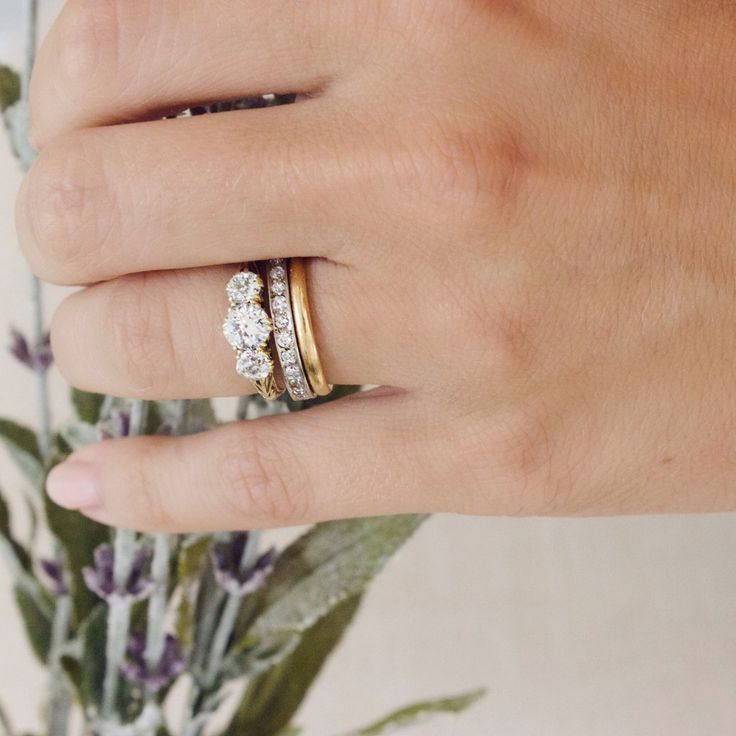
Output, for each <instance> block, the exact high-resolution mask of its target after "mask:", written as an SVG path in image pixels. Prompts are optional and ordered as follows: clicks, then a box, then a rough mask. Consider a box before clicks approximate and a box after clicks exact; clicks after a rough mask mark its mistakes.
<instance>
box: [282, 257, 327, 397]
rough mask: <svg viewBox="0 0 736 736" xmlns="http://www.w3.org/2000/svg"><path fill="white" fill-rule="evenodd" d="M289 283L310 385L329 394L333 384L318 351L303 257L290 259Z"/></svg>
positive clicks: (317, 390) (298, 335) (322, 393)
mask: <svg viewBox="0 0 736 736" xmlns="http://www.w3.org/2000/svg"><path fill="white" fill-rule="evenodd" d="M289 283H290V286H291V309H292V312H293V314H294V325H295V327H296V334H297V338H298V341H299V351H300V353H301V359H302V363H303V365H304V370H305V372H306V374H307V379H308V380H309V385H310V387H311V389H312V391H314V393H315V394H317V396H327V394H329V393H330V391H332V385H331V384H329V383H328V382H327V378H326V377H325V373H324V371H323V370H322V363H321V361H320V359H319V353H318V351H317V341H316V339H315V336H314V326H313V324H312V315H311V312H310V310H309V293H308V290H307V269H306V265H305V262H304V259H303V258H291V259H289Z"/></svg>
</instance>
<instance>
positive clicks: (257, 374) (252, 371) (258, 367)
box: [235, 348, 273, 381]
mask: <svg viewBox="0 0 736 736" xmlns="http://www.w3.org/2000/svg"><path fill="white" fill-rule="evenodd" d="M235 370H237V372H238V373H239V374H240V375H241V376H243V378H248V379H249V380H251V381H260V380H262V379H264V378H268V376H270V375H271V371H272V370H273V365H272V363H271V360H270V358H269V357H268V356H267V355H265V354H264V353H263V352H261V351H260V350H253V349H252V348H247V349H246V350H244V351H243V352H242V353H241V354H240V355H239V356H238V361H237V363H236V364H235Z"/></svg>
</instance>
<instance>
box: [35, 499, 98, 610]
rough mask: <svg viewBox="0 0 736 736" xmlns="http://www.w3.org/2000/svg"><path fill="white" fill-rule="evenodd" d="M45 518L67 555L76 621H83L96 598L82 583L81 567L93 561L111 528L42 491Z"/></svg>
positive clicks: (95, 602) (94, 603)
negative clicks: (69, 508) (63, 505)
mask: <svg viewBox="0 0 736 736" xmlns="http://www.w3.org/2000/svg"><path fill="white" fill-rule="evenodd" d="M44 505H45V509H46V519H47V521H48V525H49V528H50V529H51V531H52V532H53V533H54V535H55V536H56V538H57V539H58V541H59V543H60V544H61V546H62V548H63V549H64V553H65V556H66V562H67V566H66V568H67V572H68V573H69V575H70V578H71V579H70V581H69V583H70V592H71V597H72V601H73V604H74V614H75V617H74V618H75V620H76V621H82V620H84V619H85V618H86V617H87V615H88V614H89V612H90V611H91V610H92V609H93V608H94V607H95V606H96V605H97V603H98V602H99V599H98V598H97V596H96V595H95V594H94V593H92V591H90V590H89V589H88V588H87V586H86V585H85V583H84V577H83V575H82V570H83V568H84V567H86V566H87V565H92V564H93V561H94V560H93V553H94V550H95V548H96V547H98V546H99V545H100V544H102V543H103V542H107V541H109V538H110V531H109V529H108V528H107V527H106V526H103V525H102V524H98V523H97V522H96V521H92V520H91V519H88V518H87V517H86V516H82V514H80V513H78V512H77V511H67V509H63V508H62V507H61V506H57V505H56V504H55V503H54V502H53V501H52V500H51V499H50V498H49V497H48V495H47V494H45V493H44Z"/></svg>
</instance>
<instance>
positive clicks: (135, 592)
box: [82, 544, 154, 601]
mask: <svg viewBox="0 0 736 736" xmlns="http://www.w3.org/2000/svg"><path fill="white" fill-rule="evenodd" d="M150 561H151V552H150V551H149V550H148V549H146V548H145V547H139V548H138V549H137V550H136V552H135V556H134V558H133V567H132V569H131V571H130V577H129V578H128V582H127V584H126V586H125V591H124V592H122V593H121V591H118V590H116V588H115V579H114V562H115V560H114V552H113V549H112V547H111V546H110V545H109V544H101V545H100V546H99V547H97V549H96V550H95V566H94V567H85V568H84V569H83V570H82V574H83V575H84V582H85V583H87V587H88V588H89V589H90V590H91V591H92V592H93V593H95V594H96V595H98V596H99V597H100V598H103V599H104V600H109V599H110V598H112V597H113V596H122V597H125V598H129V599H130V600H132V601H140V600H143V599H144V598H147V597H148V595H149V594H150V593H151V591H152V590H153V587H154V582H153V580H151V578H150V577H148V576H147V575H144V574H143V571H144V569H145V568H146V567H147V566H148V564H149V563H150Z"/></svg>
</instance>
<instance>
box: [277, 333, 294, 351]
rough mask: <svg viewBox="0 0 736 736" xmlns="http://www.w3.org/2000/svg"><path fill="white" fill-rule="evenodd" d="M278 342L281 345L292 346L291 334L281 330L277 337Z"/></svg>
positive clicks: (283, 346) (284, 346)
mask: <svg viewBox="0 0 736 736" xmlns="http://www.w3.org/2000/svg"><path fill="white" fill-rule="evenodd" d="M276 342H277V343H278V344H279V347H282V348H290V347H291V343H292V339H291V335H290V334H289V333H288V332H281V333H280V334H279V336H278V337H277V338H276Z"/></svg>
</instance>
